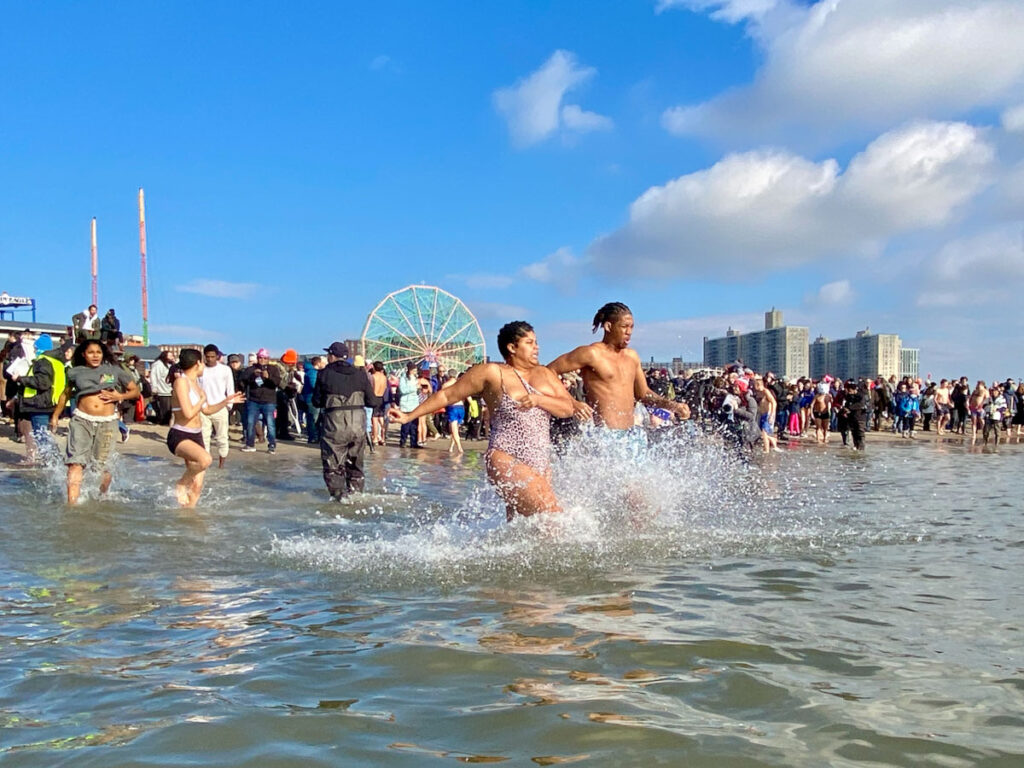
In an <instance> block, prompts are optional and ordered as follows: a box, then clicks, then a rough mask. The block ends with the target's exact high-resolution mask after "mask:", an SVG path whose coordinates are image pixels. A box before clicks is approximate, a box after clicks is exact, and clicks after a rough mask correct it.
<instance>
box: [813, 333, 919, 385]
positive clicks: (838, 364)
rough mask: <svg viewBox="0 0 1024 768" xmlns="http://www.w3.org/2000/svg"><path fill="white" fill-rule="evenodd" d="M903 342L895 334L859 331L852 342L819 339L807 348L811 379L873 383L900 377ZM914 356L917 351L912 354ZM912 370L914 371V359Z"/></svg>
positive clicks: (850, 340)
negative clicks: (881, 379) (827, 377)
mask: <svg viewBox="0 0 1024 768" xmlns="http://www.w3.org/2000/svg"><path fill="white" fill-rule="evenodd" d="M902 348H903V342H902V341H901V340H900V337H899V336H897V335H896V334H894V333H872V332H871V330H870V329H864V330H863V331H858V332H857V335H856V336H854V337H853V338H852V339H838V340H836V341H829V340H828V339H826V338H825V337H824V336H819V337H818V338H817V339H815V340H814V343H813V344H811V345H810V350H809V356H810V361H811V378H813V379H820V378H821V377H822V376H825V375H826V374H828V375H831V376H835V377H837V378H840V379H859V378H865V379H873V378H875V377H877V376H884V377H885V378H889V377H890V376H900V375H902V365H901V363H902V359H901V354H900V353H901V350H902ZM915 352H916V350H915ZM914 360H915V367H916V357H915V358H914Z"/></svg>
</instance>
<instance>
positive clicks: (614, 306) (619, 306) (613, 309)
mask: <svg viewBox="0 0 1024 768" xmlns="http://www.w3.org/2000/svg"><path fill="white" fill-rule="evenodd" d="M632 314H633V312H632V311H631V310H630V308H629V307H627V306H626V305H625V304H623V303H622V302H621V301H609V302H608V303H607V304H605V305H604V306H603V307H601V308H600V309H599V310H597V314H596V315H594V330H593V333H597V329H598V328H600V327H601V326H602V325H604V324H605V323H614V322H615V321H616V320H618V319H619V318H620V317H622V316H623V315H632Z"/></svg>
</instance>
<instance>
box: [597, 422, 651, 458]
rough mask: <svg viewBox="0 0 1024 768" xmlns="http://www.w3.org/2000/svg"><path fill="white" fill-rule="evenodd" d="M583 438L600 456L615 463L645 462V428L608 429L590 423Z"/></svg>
mask: <svg viewBox="0 0 1024 768" xmlns="http://www.w3.org/2000/svg"><path fill="white" fill-rule="evenodd" d="M583 439H584V441H586V442H587V443H588V444H589V445H590V446H591V447H592V448H593V450H594V452H595V453H597V454H599V455H600V456H601V457H602V458H604V459H607V460H609V461H613V462H616V463H629V464H637V465H643V464H646V463H647V430H646V429H644V428H643V427H630V428H629V429H609V428H608V427H599V426H596V425H591V426H590V427H589V428H587V429H585V430H584V432H583Z"/></svg>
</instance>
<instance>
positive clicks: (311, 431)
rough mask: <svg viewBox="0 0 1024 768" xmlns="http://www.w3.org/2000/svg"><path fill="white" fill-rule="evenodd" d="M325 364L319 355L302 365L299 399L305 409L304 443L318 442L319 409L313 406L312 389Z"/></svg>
mask: <svg viewBox="0 0 1024 768" xmlns="http://www.w3.org/2000/svg"><path fill="white" fill-rule="evenodd" d="M326 364H327V362H326V361H325V360H324V358H322V357H321V356H320V355H314V356H313V357H311V358H310V359H309V360H306V361H305V362H304V363H303V364H302V369H303V373H304V374H305V375H304V377H303V379H302V392H301V393H300V394H299V398H300V399H301V400H302V403H303V407H304V408H305V409H306V442H307V443H319V442H320V426H319V424H318V422H319V420H320V409H319V408H317V407H316V406H315V405H313V388H314V387H315V386H316V379H317V376H319V375H320V371H321V370H323V367H324V366H325V365H326Z"/></svg>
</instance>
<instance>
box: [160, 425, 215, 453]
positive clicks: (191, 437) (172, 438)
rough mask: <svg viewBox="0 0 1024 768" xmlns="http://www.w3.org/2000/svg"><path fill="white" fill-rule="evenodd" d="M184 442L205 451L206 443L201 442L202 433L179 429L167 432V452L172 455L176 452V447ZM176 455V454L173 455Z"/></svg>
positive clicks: (174, 428)
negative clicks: (188, 442) (193, 444)
mask: <svg viewBox="0 0 1024 768" xmlns="http://www.w3.org/2000/svg"><path fill="white" fill-rule="evenodd" d="M186 440H188V441H191V442H193V443H195V444H196V445H198V446H199V447H200V448H202V449H203V450H204V451H205V450H206V443H204V442H203V433H202V431H199V432H189V431H188V430H185V429H182V428H181V427H171V428H170V429H169V430H168V432H167V450H169V451H170V452H171V453H174V452H175V451H176V450H178V446H179V445H181V444H182V443H183V442H185V441H186ZM175 455H177V454H175Z"/></svg>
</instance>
